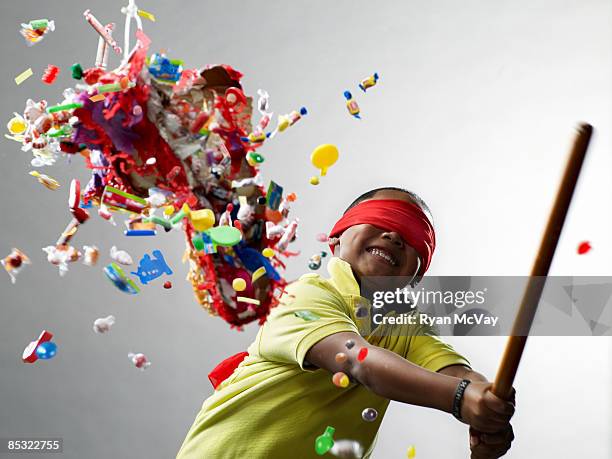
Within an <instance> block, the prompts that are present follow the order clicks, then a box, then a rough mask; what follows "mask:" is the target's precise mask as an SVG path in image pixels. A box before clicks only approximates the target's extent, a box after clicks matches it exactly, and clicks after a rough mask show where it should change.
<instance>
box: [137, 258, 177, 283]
mask: <svg viewBox="0 0 612 459" xmlns="http://www.w3.org/2000/svg"><path fill="white" fill-rule="evenodd" d="M152 255H153V257H154V258H151V255H149V254H145V255H144V256H143V257H142V258H141V259H140V262H139V263H138V271H135V272H134V271H132V272H131V274H134V275H136V276H138V278H139V279H140V282H142V283H143V284H144V285H147V284H148V283H149V282H151V281H152V280H154V279H157V278H158V277H160V276H162V275H163V274H167V275H169V276H170V275H172V270H171V269H170V267H169V266H168V265H167V264H166V260H164V256H163V255H162V253H161V252H160V251H159V250H154V251H153V252H152Z"/></svg>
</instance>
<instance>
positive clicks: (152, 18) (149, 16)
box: [138, 10, 155, 22]
mask: <svg viewBox="0 0 612 459" xmlns="http://www.w3.org/2000/svg"><path fill="white" fill-rule="evenodd" d="M138 16H140V17H141V18H145V19H148V20H149V21H151V22H155V15H154V14H152V13H149V12H147V11H144V10H138Z"/></svg>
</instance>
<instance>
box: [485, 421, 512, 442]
mask: <svg viewBox="0 0 612 459" xmlns="http://www.w3.org/2000/svg"><path fill="white" fill-rule="evenodd" d="M512 440H514V431H513V430H512V426H510V427H509V428H508V429H506V430H504V431H503V432H496V433H486V434H482V435H481V436H480V441H481V442H482V443H485V444H487V445H503V444H510V443H511V442H512Z"/></svg>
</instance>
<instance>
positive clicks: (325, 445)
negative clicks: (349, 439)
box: [315, 426, 336, 456]
mask: <svg viewBox="0 0 612 459" xmlns="http://www.w3.org/2000/svg"><path fill="white" fill-rule="evenodd" d="M334 432H336V429H334V428H333V427H332V426H327V427H326V428H325V432H323V435H319V436H318V437H317V439H316V440H315V452H316V453H317V454H318V455H319V456H323V455H324V454H325V453H327V452H328V451H329V450H330V449H332V447H333V446H334Z"/></svg>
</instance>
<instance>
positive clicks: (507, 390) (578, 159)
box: [492, 123, 593, 400]
mask: <svg viewBox="0 0 612 459" xmlns="http://www.w3.org/2000/svg"><path fill="white" fill-rule="evenodd" d="M592 133H593V127H592V126H591V125H590V124H586V123H581V124H579V125H578V128H577V133H576V138H575V140H574V144H573V146H572V149H571V151H570V155H569V158H568V161H567V165H566V167H565V172H564V174H563V178H562V179H561V184H560V186H559V190H558V191H557V197H556V198H555V202H554V204H553V207H552V211H551V213H550V216H549V217H548V223H547V225H546V229H545V230H544V234H543V236H542V241H541V242H540V248H539V250H538V253H537V255H536V258H535V262H534V264H533V267H532V269H531V275H530V277H529V280H528V281H527V285H526V287H525V292H524V293H523V298H522V300H521V306H520V308H519V311H518V313H517V315H516V318H515V320H514V324H513V326H512V334H511V335H510V336H509V337H508V343H507V344H506V350H505V351H504V355H503V357H502V360H501V363H500V365H499V369H498V371H497V376H496V378H495V382H494V383H493V388H492V391H493V393H494V394H495V395H497V396H498V397H500V398H502V399H504V400H508V399H509V398H510V396H511V395H512V383H513V382H514V378H515V376H516V371H517V370H518V366H519V363H520V361H521V357H522V355H523V350H524V349H525V344H526V343H527V336H528V335H529V330H530V329H531V324H532V323H533V319H534V317H535V314H536V311H537V309H538V303H539V302H540V297H541V295H542V291H543V290H544V285H545V283H546V276H547V275H548V270H549V268H550V264H551V262H552V259H553V256H554V255H555V250H556V248H557V242H558V241H559V236H560V234H561V230H562V229H563V223H564V222H565V216H566V215H567V210H568V209H569V206H570V203H571V202H572V195H573V194H574V189H575V188H576V182H577V181H578V177H579V175H580V170H581V168H582V163H583V162H584V158H585V156H586V152H587V149H588V147H589V142H590V140H591V135H592Z"/></svg>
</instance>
